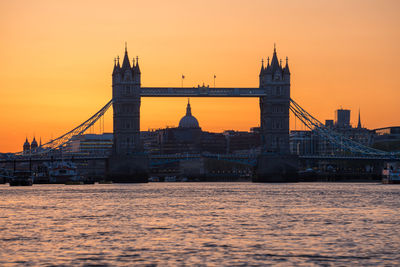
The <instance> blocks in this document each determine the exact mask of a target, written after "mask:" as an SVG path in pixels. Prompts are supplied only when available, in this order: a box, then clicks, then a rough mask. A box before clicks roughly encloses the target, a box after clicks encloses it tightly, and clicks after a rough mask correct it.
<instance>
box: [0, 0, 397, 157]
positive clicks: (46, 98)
mask: <svg viewBox="0 0 400 267" xmlns="http://www.w3.org/2000/svg"><path fill="white" fill-rule="evenodd" d="M96 3H97V2H96ZM121 3H123V4H126V5H128V4H129V3H128V2H121ZM227 3H228V2H225V1H221V2H217V3H213V2H210V5H211V4H213V7H214V9H212V10H208V9H206V8H204V7H203V6H200V5H199V4H196V3H195V2H189V3H185V4H184V3H181V2H178V1H176V2H171V3H170V5H167V6H168V11H170V13H168V14H172V15H171V17H169V16H168V15H166V14H164V13H162V12H161V8H160V9H155V10H151V9H150V7H149V6H148V5H147V4H143V3H135V4H136V6H135V7H133V6H132V7H131V8H132V11H133V10H135V8H136V9H138V10H142V11H143V14H141V13H140V12H138V13H137V14H136V16H135V17H130V16H127V12H128V11H129V8H126V10H120V9H118V11H119V12H122V14H121V13H120V14H118V16H117V15H115V14H112V13H113V12H110V13H111V15H110V16H106V15H108V12H109V10H108V9H110V8H111V9H112V8H114V7H113V6H110V4H106V3H104V2H100V3H99V4H98V5H96V12H98V15H97V16H94V15H93V14H92V15H89V16H88V18H86V17H85V16H84V15H87V13H85V12H87V11H88V8H89V6H90V5H89V4H88V3H85V4H82V6H80V8H77V9H76V10H74V7H75V8H76V7H77V4H74V3H72V4H68V5H67V4H60V3H58V4H56V3H51V2H46V1H39V2H38V3H37V4H34V5H33V4H32V3H29V2H26V5H19V4H18V5H17V4H12V3H4V2H2V3H1V4H0V5H1V6H2V8H1V10H2V11H1V14H2V16H1V17H2V18H1V19H0V21H1V25H2V28H1V32H2V36H3V37H2V39H3V41H4V42H2V43H1V44H0V47H1V58H2V59H3V62H5V64H3V65H2V67H1V74H0V75H1V76H0V82H1V99H2V101H1V103H0V104H1V105H0V114H2V115H1V116H2V122H3V125H2V131H1V133H0V135H1V136H0V151H1V152H15V151H20V150H21V143H22V142H23V141H24V140H25V137H26V136H28V137H31V138H32V137H33V136H36V138H37V139H38V138H39V137H42V140H49V139H50V138H51V137H53V138H54V137H57V136H58V135H60V134H62V133H64V132H66V131H68V130H70V129H71V128H73V127H74V126H75V125H77V124H79V123H81V122H82V121H84V120H85V119H87V118H88V117H89V116H91V115H92V114H93V113H94V112H96V111H97V110H98V108H99V107H101V106H103V105H104V104H105V103H106V102H107V101H108V100H109V99H110V98H111V72H112V64H113V58H114V57H116V56H117V55H119V56H120V57H122V53H123V46H124V42H125V41H126V42H127V43H128V51H129V57H130V58H131V59H132V58H134V57H136V56H137V55H138V56H139V62H140V67H141V71H142V86H176V87H179V86H180V85H181V77H182V75H185V79H184V86H185V87H192V86H197V85H198V84H202V83H203V82H204V83H205V84H206V85H207V84H209V85H210V86H211V87H212V86H213V77H214V75H216V77H217V78H216V86H217V87H219V86H227V87H245V86H250V87H258V74H259V68H260V66H261V59H262V58H263V59H264V60H266V58H267V57H271V56H272V51H273V43H275V42H276V43H277V52H278V56H279V57H280V58H281V59H283V60H284V56H286V55H288V56H289V65H290V68H291V72H292V97H293V98H294V99H295V100H296V101H297V102H299V103H300V104H301V105H302V106H304V108H306V109H307V110H308V111H309V112H310V113H311V114H313V115H315V116H316V117H317V118H318V119H319V120H320V121H322V122H323V121H324V120H325V119H333V118H334V110H336V109H337V108H339V107H340V106H343V108H348V109H351V110H352V111H353V116H352V123H353V125H354V124H355V123H356V120H357V114H354V111H357V110H358V109H361V118H362V121H363V126H365V127H367V128H380V127H386V126H396V125H398V124H400V123H399V120H398V115H397V114H399V111H400V110H399V109H400V108H399V105H398V104H397V102H398V99H400V93H399V90H398V88H399V81H398V80H397V79H396V77H397V75H396V74H398V72H399V68H398V66H397V65H396V62H397V61H398V59H399V57H400V55H399V53H398V52H397V51H396V43H397V42H398V41H399V36H398V34H397V35H396V34H395V33H397V27H398V26H399V19H398V18H397V17H396V12H395V11H397V10H398V7H399V4H398V3H397V2H395V1H385V4H386V5H378V4H376V3H374V2H365V1H351V2H350V3H349V6H348V8H347V9H342V8H343V7H344V3H345V2H337V3H328V2H321V4H316V3H315V2H312V1H306V2H304V3H305V4H304V5H300V4H299V3H297V2H295V1H293V2H290V4H291V5H292V6H290V5H283V4H282V5H281V4H278V3H274V4H273V5H274V8H275V10H277V13H279V14H281V16H278V15H277V14H274V13H273V12H272V14H270V15H271V16H272V18H274V19H275V21H277V23H276V25H278V24H279V25H280V26H279V27H278V26H275V27H273V25H271V24H270V23H268V21H269V20H268V19H267V18H266V17H262V16H260V17H259V16H256V15H262V12H261V11H263V10H265V8H266V4H265V3H266V2H255V4H252V5H249V6H246V9H244V10H240V7H241V5H240V2H232V4H231V5H230V6H228V5H227ZM229 3H231V2H229ZM311 3H313V6H311ZM346 3H348V2H346ZM361 3H363V5H361ZM269 4H271V2H270V3H269ZM160 5H166V4H160ZM181 5H182V6H181ZM128 7H129V5H128ZM328 7H329V8H331V9H333V10H327V8H328ZM296 8H297V9H298V11H299V14H295V12H294V11H295V9H296ZM151 11H154V13H152V12H151ZM204 11H208V12H204ZM242 11H243V12H242ZM282 11H286V12H287V13H288V14H285V13H283V12H282ZM324 11H326V12H328V13H326V12H325V13H324ZM356 11H357V12H356ZM14 14H21V16H17V17H15V16H14ZM324 14H325V15H326V14H329V16H328V17H326V18H323V15H324ZM3 15H4V16H3ZM124 15H125V16H124ZM308 15H313V16H314V17H315V18H319V19H322V21H323V23H322V24H323V25H319V26H318V25H314V24H313V23H312V22H313V21H312V19H311V18H308V17H307V16H308ZM339 15H341V16H339ZM339 17H340V18H339ZM72 18H73V19H72ZM90 18H91V19H93V21H92V22H90V21H89V19H90ZM167 18H169V20H166V19H167ZM199 19H201V21H202V23H199V22H198V20H199ZM210 20H211V21H212V22H213V23H214V24H210ZM297 20H298V21H300V20H302V23H300V25H296V23H295V22H296V21H297ZM49 21H51V22H53V23H50V24H49V23H48V22H49ZM185 22H187V23H185ZM245 22H246V23H245ZM279 22H284V23H279ZM79 23H83V26H82V27H81V28H77V25H78V24H79ZM130 24H132V25H140V26H141V27H139V29H138V28H134V27H133V28H131V27H129V25H130ZM262 26H263V27H265V28H266V29H267V30H266V31H265V32H263V31H261V29H262ZM345 26H346V27H345ZM119 27H120V28H121V29H119ZM180 27H181V29H180ZM191 27H192V28H191ZM291 27H293V28H296V27H297V29H298V30H299V32H296V31H295V30H294V29H292V28H291ZM324 27H325V28H324ZM232 28H235V29H236V30H237V32H235V31H233V30H232ZM289 28H291V29H289ZM189 29H193V30H192V31H188V30H189ZM327 30H328V31H329V32H330V34H327V32H326V31H327ZM269 32H271V34H270V33H269ZM302 34H309V35H310V36H309V38H308V39H307V38H306V37H305V36H302ZM321 45H322V47H321ZM338 77H339V78H338ZM16 81H18V82H16ZM388 96H389V97H388ZM185 103H186V98H180V99H179V98H158V99H156V98H143V99H142V107H141V114H142V116H141V130H147V129H148V128H163V127H165V126H166V125H176V122H177V121H178V119H179V118H180V117H181V114H182V106H183V107H184V106H185ZM191 103H192V105H193V106H194V107H195V109H196V111H195V112H196V117H197V118H198V119H199V122H200V123H201V125H202V128H203V129H204V130H208V131H222V130H224V129H225V130H226V129H235V130H248V129H249V128H250V127H253V126H257V125H259V104H258V98H253V99H240V100H239V99H220V98H208V99H203V98H191ZM110 114H111V112H109V113H108V116H107V119H106V131H109V132H110V131H112V120H111V117H112V116H111V115H110ZM292 117H293V116H292ZM291 128H292V129H294V123H293V120H292V121H291Z"/></svg>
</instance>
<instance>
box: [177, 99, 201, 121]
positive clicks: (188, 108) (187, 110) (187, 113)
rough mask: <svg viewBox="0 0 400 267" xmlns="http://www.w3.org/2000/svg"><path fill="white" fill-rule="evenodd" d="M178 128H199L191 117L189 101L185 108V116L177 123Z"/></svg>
mask: <svg viewBox="0 0 400 267" xmlns="http://www.w3.org/2000/svg"><path fill="white" fill-rule="evenodd" d="M179 128H200V127H199V122H198V121H197V119H196V118H195V117H193V116H192V109H191V108H190V103H189V101H188V104H187V107H186V115H185V116H184V117H182V119H181V120H180V121H179Z"/></svg>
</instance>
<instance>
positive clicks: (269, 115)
mask: <svg viewBox="0 0 400 267" xmlns="http://www.w3.org/2000/svg"><path fill="white" fill-rule="evenodd" d="M260 88H263V89H265V92H266V94H267V96H265V97H260V113H261V118H260V121H261V138H262V150H263V151H264V152H274V153H277V154H284V155H287V154H289V153H290V149H289V105H290V70H289V64H288V58H287V57H286V66H285V67H283V66H282V60H280V61H278V56H277V53H276V48H275V47H274V53H273V56H272V60H271V64H270V62H269V58H268V62H267V66H266V67H264V62H263V63H262V65H261V71H260Z"/></svg>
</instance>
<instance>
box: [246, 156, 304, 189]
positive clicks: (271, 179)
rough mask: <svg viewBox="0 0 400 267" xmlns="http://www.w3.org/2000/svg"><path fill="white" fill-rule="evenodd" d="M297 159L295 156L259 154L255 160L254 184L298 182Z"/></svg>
mask: <svg viewBox="0 0 400 267" xmlns="http://www.w3.org/2000/svg"><path fill="white" fill-rule="evenodd" d="M298 165H299V164H298V157H297V156H296V155H289V154H287V155H278V154H261V155H260V156H259V157H258V159H257V166H256V175H255V176H254V178H253V182H256V183H260V182H263V183H292V182H298V179H299V178H298Z"/></svg>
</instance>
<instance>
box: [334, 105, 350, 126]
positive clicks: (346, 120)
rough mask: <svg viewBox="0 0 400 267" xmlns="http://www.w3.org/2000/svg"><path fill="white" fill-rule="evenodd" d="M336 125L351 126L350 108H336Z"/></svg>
mask: <svg viewBox="0 0 400 267" xmlns="http://www.w3.org/2000/svg"><path fill="white" fill-rule="evenodd" d="M335 127H337V128H349V127H350V110H349V109H342V108H341V109H337V110H335Z"/></svg>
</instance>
